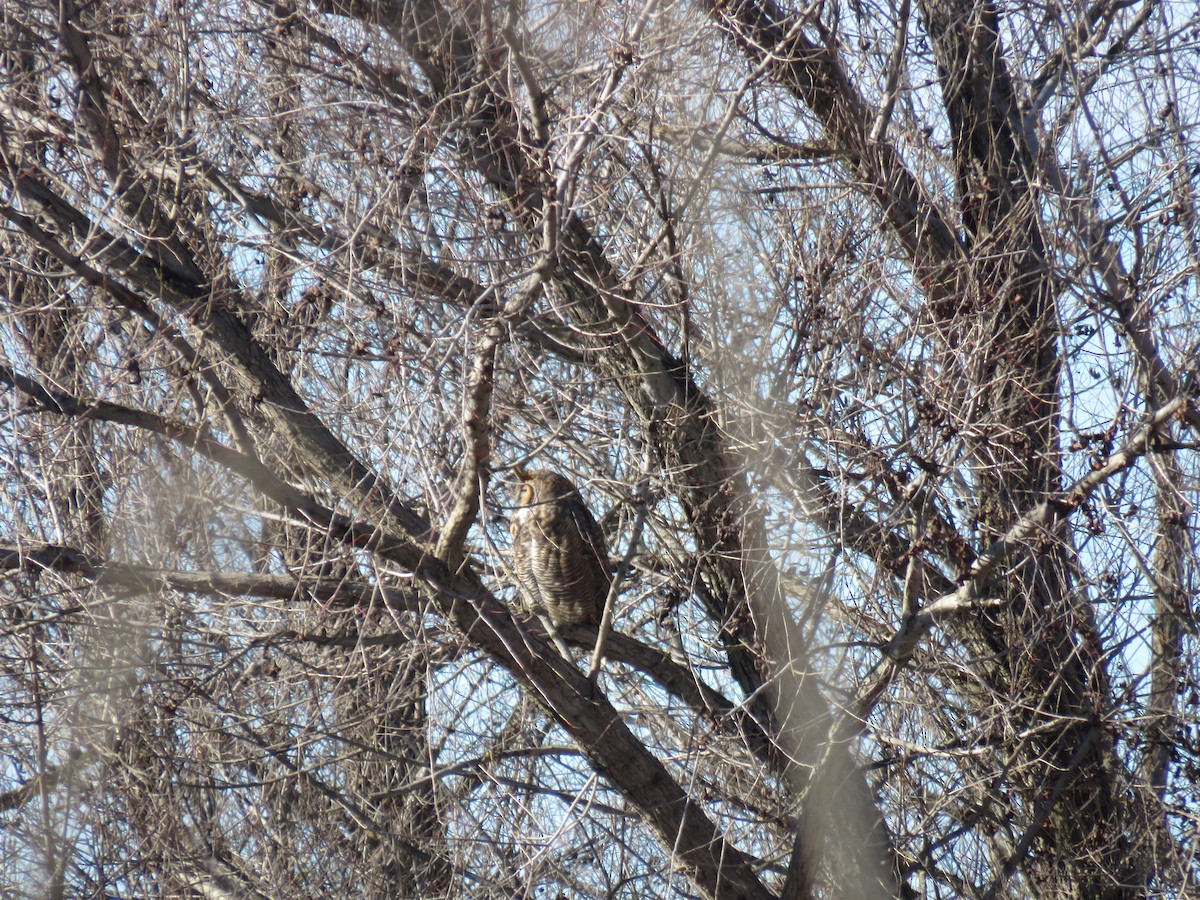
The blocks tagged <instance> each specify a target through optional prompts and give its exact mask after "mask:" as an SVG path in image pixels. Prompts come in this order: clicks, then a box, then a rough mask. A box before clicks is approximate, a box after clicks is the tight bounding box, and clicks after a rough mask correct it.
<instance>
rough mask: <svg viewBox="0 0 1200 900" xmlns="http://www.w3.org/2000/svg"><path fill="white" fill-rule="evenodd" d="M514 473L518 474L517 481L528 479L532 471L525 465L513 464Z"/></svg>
mask: <svg viewBox="0 0 1200 900" xmlns="http://www.w3.org/2000/svg"><path fill="white" fill-rule="evenodd" d="M512 473H513V474H514V475H516V476H517V481H528V480H529V475H530V472H529V470H528V469H527V468H525V467H524V466H513V469H512Z"/></svg>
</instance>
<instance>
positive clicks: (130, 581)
mask: <svg viewBox="0 0 1200 900" xmlns="http://www.w3.org/2000/svg"><path fill="white" fill-rule="evenodd" d="M0 571H5V572H15V571H22V572H28V573H33V574H36V573H37V572H40V571H54V572H61V573H63V574H67V575H79V576H81V577H84V578H87V579H89V580H90V581H93V582H95V583H96V584H97V585H106V584H112V585H119V586H121V587H123V588H128V589H131V590H136V591H146V592H153V591H166V590H170V591H180V592H182V593H188V594H211V595H221V596H237V597H261V598H263V599H266V600H290V599H293V598H295V597H298V596H303V594H302V593H301V592H306V593H307V595H308V596H311V597H312V598H315V599H316V600H317V601H319V602H321V603H323V604H327V605H330V606H338V607H352V606H360V607H363V608H364V609H365V608H367V607H369V606H371V605H372V604H373V603H379V604H381V605H383V606H385V607H387V608H388V609H392V610H416V609H419V608H420V606H421V604H420V603H419V601H418V599H417V598H416V596H415V595H414V594H413V593H411V592H405V591H397V590H393V589H391V588H388V587H384V586H382V585H376V584H367V583H365V582H360V581H350V580H343V579H338V578H308V577H300V578H297V577H295V576H293V575H268V574H262V573H257V572H182V571H177V570H170V569H161V568H155V567H153V566H143V565H139V564H136V563H127V562H118V561H116V560H108V559H100V558H98V557H95V556H92V555H89V554H87V553H84V552H83V551H81V550H79V549H78V548H75V547H67V546H63V545H60V544H27V543H13V542H12V541H11V540H10V541H0ZM60 614H61V613H60ZM31 624H32V623H31Z"/></svg>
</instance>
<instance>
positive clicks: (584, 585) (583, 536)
mask: <svg viewBox="0 0 1200 900" xmlns="http://www.w3.org/2000/svg"><path fill="white" fill-rule="evenodd" d="M515 473H516V476H517V478H518V480H519V481H520V482H521V486H520V491H519V493H518V496H517V507H518V508H517V510H516V512H514V513H513V517H512V538H513V571H514V572H515V573H516V576H517V580H518V581H519V582H520V592H521V597H522V600H523V601H524V603H525V605H526V608H527V609H528V610H529V611H530V612H532V613H544V614H545V615H547V616H548V617H549V619H550V622H551V623H552V624H553V625H554V626H555V627H556V628H557V627H560V626H563V625H576V624H579V623H582V622H588V623H591V624H598V623H599V621H600V614H601V612H602V611H603V608H604V600H605V598H606V597H607V596H608V589H609V586H610V585H611V584H612V576H611V574H610V571H609V562H608V548H607V546H606V545H605V542H604V535H603V534H602V533H601V531H600V526H599V525H597V524H596V520H595V519H594V518H593V517H592V514H591V512H589V511H588V508H587V506H585V505H584V503H583V498H582V497H580V496H579V491H577V490H576V489H575V485H573V484H571V482H570V481H568V480H567V479H566V478H564V477H563V476H562V475H559V474H557V473H555V472H546V471H538V470H527V469H522V468H518V469H516V470H515Z"/></svg>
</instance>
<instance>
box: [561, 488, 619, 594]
mask: <svg viewBox="0 0 1200 900" xmlns="http://www.w3.org/2000/svg"><path fill="white" fill-rule="evenodd" d="M567 507H568V509H569V510H570V513H571V521H572V522H573V524H574V526H575V531H576V532H577V533H578V534H579V537H580V538H581V539H582V541H583V553H584V557H585V559H586V561H587V564H588V565H589V566H590V567H592V568H593V570H594V571H595V573H596V574H597V575H598V576H599V578H600V580H601V581H602V582H603V583H604V584H605V585H608V584H610V583H611V582H612V571H611V564H610V563H609V560H608V542H607V541H605V540H604V532H603V531H601V530H600V526H599V525H598V524H596V519H595V517H594V516H593V515H592V513H591V511H590V510H589V509H588V508H587V507H586V506H585V505H584V504H583V502H582V501H578V500H574V499H572V500H570V501H569V502H568V503H567Z"/></svg>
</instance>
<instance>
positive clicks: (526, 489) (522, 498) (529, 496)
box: [517, 484, 533, 505]
mask: <svg viewBox="0 0 1200 900" xmlns="http://www.w3.org/2000/svg"><path fill="white" fill-rule="evenodd" d="M532 500H533V488H532V487H531V486H530V485H528V484H523V485H521V493H520V495H519V496H518V497H517V503H520V504H521V505H525V504H527V503H529V502H530V501H532Z"/></svg>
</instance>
